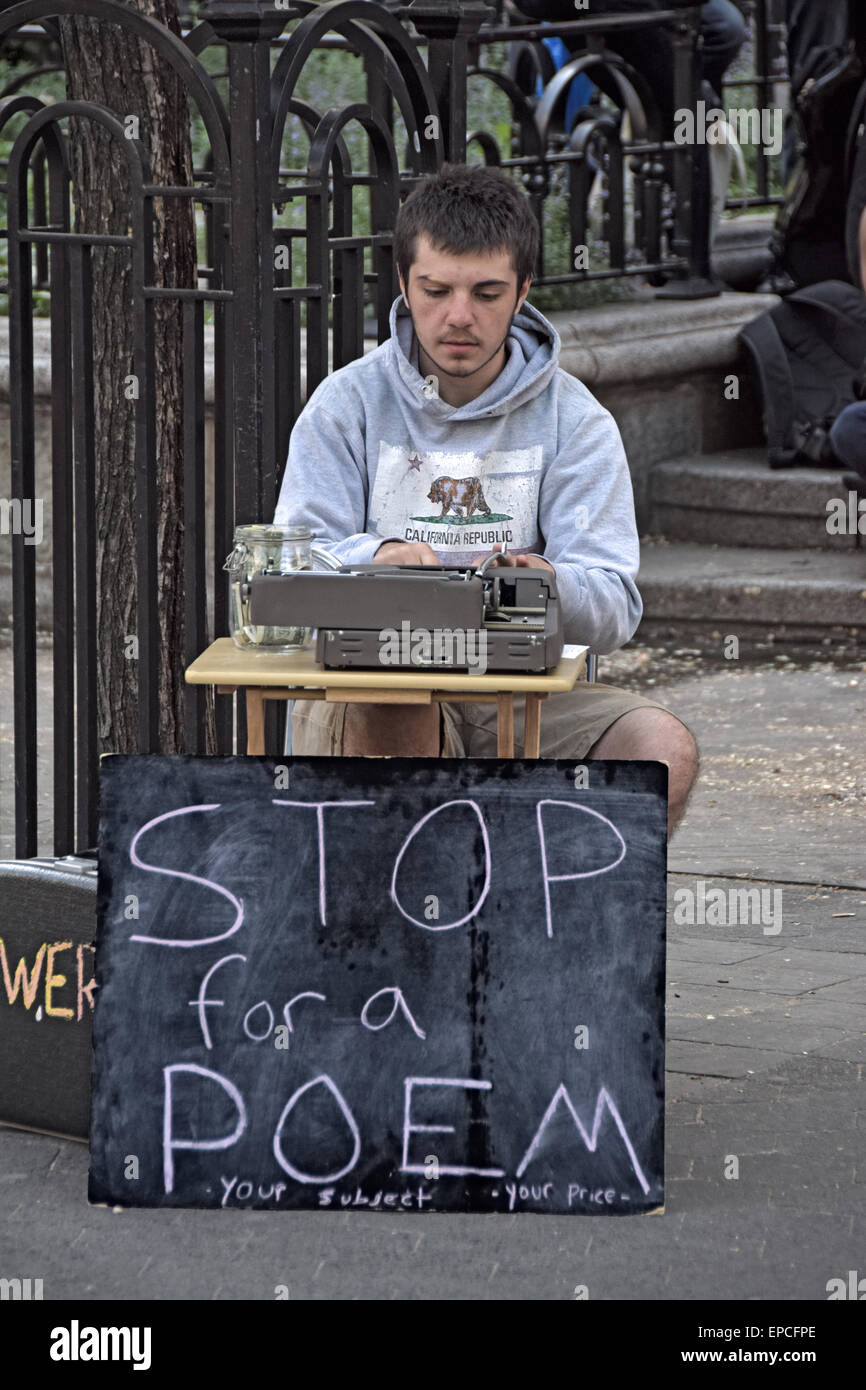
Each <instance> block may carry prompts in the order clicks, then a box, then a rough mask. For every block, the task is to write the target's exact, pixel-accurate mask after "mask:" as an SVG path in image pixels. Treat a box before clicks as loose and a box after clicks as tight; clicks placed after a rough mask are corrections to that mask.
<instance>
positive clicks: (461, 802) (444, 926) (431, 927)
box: [391, 798, 490, 931]
mask: <svg viewBox="0 0 866 1390" xmlns="http://www.w3.org/2000/svg"><path fill="white" fill-rule="evenodd" d="M449 806H471V807H472V810H473V811H474V813H475V815H476V816H477V817H478V824H479V825H480V826H481V838H482V840H483V842H484V887H483V888H482V890H481V896H480V897H479V899H478V902H477V903H476V904H475V906H474V907H473V908H472V911H471V912H467V913H466V914H465V916H463V917H459V918H458V919H457V920H456V921H455V922H436V923H431V922H421V921H419V920H418V918H417V917H413V916H412V915H411V914H410V913H408V912H405V911H404V910H403V908H402V907H401V906H400V903H399V901H398V899H397V874H398V873H399V871H400V864H401V862H402V859H403V855H404V854H405V853H406V850H407V849H408V848H409V845H410V844H411V842H412V840H414V838H415V836H416V835H417V834H418V832H419V830H421V828H422V826H425V825H426V824H427V822H428V821H429V820H432V818H433V817H434V816H438V815H439V813H440V811H446V810H447V809H448V807H449ZM469 843H470V846H471V841H470V842H469ZM489 892H490V839H489V837H488V834H487V826H486V824H485V822H484V817H483V815H482V814H481V809H480V807H479V805H478V803H477V801H472V800H470V799H468V798H460V799H457V800H454V801H445V802H443V804H442V805H441V806H435V807H434V808H433V810H432V811H428V812H427V814H426V816H422V817H421V819H420V820H419V821H418V823H417V825H414V826H413V827H412V829H411V830H410V831H409V834H408V835H407V836H406V839H405V840H404V841H403V844H402V846H401V848H400V853H399V854H398V855H397V858H396V860H395V862H394V872H393V874H392V875H391V901H392V902H393V904H394V906H395V907H396V908H397V911H398V912H399V913H400V914H401V916H403V917H405V918H406V921H407V922H412V923H414V925H415V926H416V927H423V928H424V930H425V931H452V930H453V929H454V927H462V926H463V925H464V923H466V922H469V921H471V919H472V918H473V917H474V916H476V914H477V913H478V912H480V911H481V908H482V907H483V905H484V900H485V898H486V897H487V894H488V893H489Z"/></svg>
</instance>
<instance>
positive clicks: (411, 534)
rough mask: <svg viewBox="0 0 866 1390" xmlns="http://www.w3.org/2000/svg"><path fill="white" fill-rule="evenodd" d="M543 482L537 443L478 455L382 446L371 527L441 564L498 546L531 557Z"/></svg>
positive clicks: (462, 561) (536, 538)
mask: <svg viewBox="0 0 866 1390" xmlns="http://www.w3.org/2000/svg"><path fill="white" fill-rule="evenodd" d="M541 477H542V448H541V445H540V444H536V445H532V446H531V447H529V448H525V449H504V450H501V451H496V452H491V453H487V454H484V455H479V454H476V453H474V452H472V451H471V450H464V451H462V452H449V451H448V450H445V449H430V450H421V449H413V448H410V447H407V446H406V445H405V444H389V443H387V442H386V441H385V440H382V442H381V443H380V445H379V460H378V468H377V471H376V480H375V483H374V485H373V492H372V497H371V499H370V507H369V526H370V529H371V530H374V531H375V532H376V533H377V534H378V535H380V536H399V537H400V539H401V540H405V541H424V542H426V544H427V545H429V546H431V547H432V548H433V549H434V550H435V551H436V552H437V554H438V555H439V557H440V559H441V560H442V562H443V563H444V564H454V565H463V564H467V563H468V562H469V560H470V559H471V558H472V557H473V556H474V555H477V554H478V552H479V551H483V550H490V549H491V548H492V547H493V546H494V545H496V544H497V542H505V541H507V542H508V547H509V550H512V551H521V550H522V551H534V550H536V549H537V548H538V544H539V535H538V525H537V517H538V492H539V488H540V486H541Z"/></svg>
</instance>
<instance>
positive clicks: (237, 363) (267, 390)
mask: <svg viewBox="0 0 866 1390" xmlns="http://www.w3.org/2000/svg"><path fill="white" fill-rule="evenodd" d="M198 17H199V19H201V20H207V22H208V23H209V24H210V25H211V27H212V28H213V29H214V31H215V32H216V33H217V34H218V36H219V37H220V38H221V39H222V40H223V41H224V42H225V45H226V48H227V51H228V59H229V94H230V97H229V103H230V104H229V119H230V124H231V192H232V198H231V250H230V256H229V283H228V288H229V289H231V291H232V293H233V299H232V307H231V316H230V317H231V342H230V345H229V353H230V363H231V366H230V372H229V380H230V382H231V390H232V400H233V411H234V430H233V434H234V440H233V443H234V499H235V515H234V522H235V524H238V523H240V522H252V521H263V520H268V521H269V520H270V518H271V517H272V516H273V511H274V505H275V503H276V495H277V467H276V407H275V399H276V382H275V380H274V354H273V351H272V350H271V346H270V345H271V344H272V343H273V341H274V295H273V285H274V250H273V241H274V237H273V205H272V202H271V193H272V187H271V170H270V162H269V161H270V148H271V67H270V42H271V39H273V38H275V37H276V36H277V35H278V34H280V33H281V32H282V30H283V28H284V26H285V23H286V19H287V11H286V10H285V9H277V8H276V7H275V6H274V5H267V4H260V3H259V0H207V3H206V4H205V5H203V6H202V7H201V9H200V10H199V16H198Z"/></svg>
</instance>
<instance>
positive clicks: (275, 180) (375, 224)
mask: <svg viewBox="0 0 866 1390" xmlns="http://www.w3.org/2000/svg"><path fill="white" fill-rule="evenodd" d="M759 8H762V6H760V5H759ZM699 9H700V6H699V5H695V4H682V3H680V2H679V0H672V3H671V5H670V6H669V7H668V8H667V9H665V10H662V11H658V12H655V13H653V14H650V15H647V16H645V17H642V18H639V19H636V18H635V16H634V15H629V16H627V17H625V18H623V17H622V16H620V17H617V16H615V15H612V16H608V17H605V18H583V19H581V18H578V19H576V20H574V21H569V22H567V23H563V24H559V25H550V26H544V27H542V26H540V25H538V24H525V23H522V22H520V16H519V15H517V14H515V13H514V12H513V11H511V10H509V11H507V12H506V11H504V10H503V9H502V7H501V6H499V7H496V8H493V7H487V6H485V5H483V4H481V3H478V2H477V0H470V3H468V4H460V5H458V4H456V3H454V0H414V3H412V4H410V5H408V6H406V7H403V8H399V9H395V7H393V6H391V5H388V6H385V5H382V4H378V3H375V2H374V0H336V3H331V4H324V5H317V4H314V3H310V0H293V3H292V4H291V8H277V6H276V5H272V6H264V5H260V4H258V3H257V2H256V0H206V3H205V4H203V5H201V6H199V8H198V11H197V14H196V19H195V23H194V24H193V25H192V27H191V28H189V30H188V32H186V34H185V35H184V36H183V37H179V36H178V35H176V34H174V33H173V32H171V31H170V30H169V29H167V28H166V27H164V26H162V25H161V24H159V23H157V22H156V21H154V20H152V19H149V18H146V17H145V16H144V15H142V14H141V13H139V12H138V11H137V10H135V9H132V8H131V7H130V6H129V5H127V4H124V3H121V0H24V3H20V4H16V5H13V6H11V7H9V8H6V9H5V10H2V11H0V45H2V43H3V41H5V40H6V39H7V38H12V37H13V36H14V37H16V41H19V42H20V40H21V36H22V35H24V36H26V37H27V38H28V40H32V39H33V37H34V35H35V34H36V33H38V32H40V31H41V32H42V34H43V35H44V36H45V42H46V44H47V45H49V46H50V44H52V43H54V44H55V45H56V42H57V33H56V20H57V17H58V16H61V15H88V16H91V17H93V18H95V19H96V20H98V21H100V22H101V23H105V24H109V23H110V24H115V25H119V26H120V27H121V28H122V30H123V31H124V32H125V33H126V34H127V35H129V36H130V38H131V37H132V36H135V37H137V38H139V39H141V40H143V41H144V42H145V43H147V44H149V45H151V46H152V47H153V49H154V51H155V54H156V55H157V60H158V62H159V63H161V64H163V65H166V66H167V67H168V68H170V69H171V70H173V71H174V72H175V73H176V74H177V75H178V77H179V79H180V81H181V82H182V83H183V86H184V90H185V91H186V93H187V96H188V98H189V100H190V102H191V106H192V113H193V122H194V124H195V127H196V140H195V149H196V160H195V164H194V178H193V183H192V184H191V185H189V186H167V185H161V184H156V183H154V182H153V180H152V175H151V168H150V163H149V158H148V151H147V150H146V148H145V147H144V145H143V144H142V143H141V142H140V141H139V140H137V139H135V138H129V134H128V131H127V130H126V128H125V127H124V123H123V122H124V115H125V113H123V112H119V111H108V110H106V109H104V108H102V107H99V106H97V105H95V104H93V103H87V102H76V101H67V100H57V101H49V102H47V103H46V102H43V101H42V100H41V99H40V98H39V97H38V96H36V95H34V94H33V93H25V92H24V91H22V90H21V88H22V87H23V86H25V85H26V84H25V83H22V82H21V80H20V78H19V77H18V76H17V75H16V77H15V78H14V79H13V85H14V91H13V92H12V93H11V94H10V90H9V85H8V84H7V89H6V98H5V101H4V103H3V104H2V106H0V142H2V140H4V139H6V138H9V136H10V132H11V129H12V127H13V126H14V125H15V124H18V125H19V126H20V129H18V131H17V134H15V137H14V141H13V143H12V147H11V150H10V152H9V155H8V162H7V168H6V178H5V181H4V182H3V183H2V184H0V194H2V195H3V197H4V198H5V203H6V228H5V232H4V233H3V236H4V237H5V240H6V250H7V262H8V295H9V343H10V347H9V351H10V423H11V478H10V490H11V498H12V499H16V498H17V499H28V498H29V499H33V498H35V496H36V492H37V482H36V479H37V460H36V431H35V428H34V419H35V415H34V412H35V408H36V390H35V380H34V368H33V345H34V322H35V319H34V298H35V297H39V296H40V295H41V296H42V298H43V299H44V300H45V302H46V303H47V310H48V324H49V327H50V357H51V392H50V411H51V457H50V488H51V495H52V501H53V534H52V538H51V561H52V585H53V590H52V592H53V599H52V615H51V616H52V629H53V644H54V647H53V655H54V661H53V681H54V688H53V701H52V709H51V712H50V721H51V725H52V730H53V750H54V751H53V804H54V821H53V824H54V835H53V849H54V852H55V853H57V854H63V853H69V852H74V851H77V852H81V851H83V850H85V849H87V848H88V847H92V846H94V845H95V843H96V833H97V768H98V755H99V753H100V752H101V751H106V750H105V749H104V748H100V747H98V746H97V745H98V739H97V724H96V705H97V672H98V662H99V660H100V653H99V652H98V650H97V644H96V618H97V615H96V598H97V594H96V546H97V537H96V529H95V524H94V517H95V510H94V508H95V500H94V465H93V459H94V444H95V441H94V412H93V387H94V359H93V283H92V279H93V272H92V257H93V253H94V249H95V248H96V247H98V246H104V245H111V246H114V247H116V248H118V251H119V252H122V253H123V254H124V255H126V256H128V257H129V260H130V263H131V268H132V286H133V299H134V305H135V311H134V316H133V321H132V323H131V324H130V333H129V345H130V350H131V356H132V360H133V362H134V364H135V376H136V379H137V394H136V396H135V467H134V477H133V478H132V479H131V480H130V482H131V487H132V489H133V492H134V516H135V535H136V541H135V544H136V571H137V594H136V603H137V629H136V633H135V637H136V641H137V649H138V663H137V672H138V677H137V696H138V747H139V751H141V752H148V751H157V750H158V748H159V698H160V689H159V667H160V662H159V653H160V644H161V643H162V642H163V641H164V635H163V634H162V633H161V631H160V625H159V616H158V590H159V585H158V573H157V548H156V495H155V478H156V466H155V463H156V461H155V423H156V422H155V390H154V382H155V379H156V373H157V371H158V369H159V364H158V362H157V361H156V358H155V346H154V344H155V339H154V305H155V304H156V302H157V301H158V300H160V299H162V300H170V301H171V302H173V303H174V304H175V305H177V306H178V309H179V312H180V314H181V317H182V332H183V451H182V453H183V480H182V483H183V486H182V496H183V511H184V554H183V585H184V589H183V592H184V634H185V635H184V641H183V650H178V651H175V652H172V653H171V658H172V660H173V661H174V662H176V663H180V664H181V665H186V664H187V663H188V662H189V661H190V660H191V659H192V658H193V657H194V656H195V655H197V654H198V653H199V652H200V651H201V650H202V649H203V647H204V646H205V645H206V643H207V641H208V639H209V638H210V637H213V636H215V635H219V634H221V633H223V632H225V631H227V615H226V588H225V585H224V583H223V578H224V576H223V574H222V571H221V564H222V560H223V557H224V556H225V555H226V554H227V553H228V551H229V550H230V549H231V538H232V531H233V527H234V525H235V524H236V523H240V522H245V521H254V520H262V519H269V518H270V516H271V515H272V513H273V507H274V503H275V499H276V496H277V491H278V485H279V481H280V476H281V470H282V465H283V462H284V460H285V457H286V452H287V445H288V438H289V433H290V431H291V427H292V424H293V422H294V420H295V419H296V417H297V415H298V413H299V412H300V410H301V408H302V405H303V401H304V399H305V396H306V394H308V393H309V392H310V391H311V390H312V389H313V388H314V387H315V386H316V385H317V384H318V382H319V381H321V380H322V378H323V377H324V376H325V375H326V374H327V373H328V371H329V370H331V369H333V368H336V367H339V366H342V365H343V364H345V363H347V362H349V361H351V360H352V359H353V358H355V357H357V356H359V355H360V354H361V353H362V352H363V350H364V340H365V333H367V334H369V333H370V332H371V331H372V332H373V334H374V336H375V337H376V338H378V340H379V341H382V340H384V338H385V337H386V336H387V334H388V315H389V309H390V305H391V303H392V301H393V298H394V295H395V294H396V292H397V284H396V276H395V268H394V265H393V257H392V230H393V226H394V220H395V217H396V212H397V209H398V206H399V203H400V200H401V199H402V198H403V197H404V196H405V195H406V193H407V192H408V191H409V190H410V189H411V188H412V187H414V186H415V184H416V183H417V181H418V180H419V179H421V178H423V177H424V176H425V175H427V174H428V173H430V172H432V171H433V170H435V169H436V168H437V167H438V166H439V164H440V163H441V162H442V161H443V159H445V158H457V159H462V158H463V157H464V156H465V154H466V152H467V148H468V150H469V153H470V155H472V157H476V156H477V152H478V151H480V153H481V155H482V157H483V158H484V159H485V160H486V161H488V162H495V163H498V164H501V165H502V166H503V167H504V168H506V169H508V170H510V171H512V172H513V174H514V176H515V177H516V178H518V179H520V180H522V182H523V184H524V186H525V188H526V189H527V191H528V193H529V195H530V197H531V199H532V202H533V206H534V208H535V210H536V214H537V216H538V217H539V221H540V222H541V223H542V225H544V224H545V218H546V216H547V210H548V209H549V208H550V206H551V203H555V204H557V205H558V206H561V207H564V216H563V218H562V223H563V225H562V226H561V227H560V233H561V235H562V236H563V237H564V242H565V247H566V256H567V264H568V268H567V269H566V270H565V271H557V270H556V269H555V268H554V269H553V270H552V269H551V265H552V258H553V257H554V254H559V255H560V257H561V255H562V247H561V246H560V247H559V248H558V251H557V247H556V246H555V245H554V243H553V239H552V236H551V235H550V234H548V236H547V238H546V240H545V245H544V250H543V252H542V256H541V259H540V262H539V266H538V272H539V274H538V283H539V284H541V285H547V286H552V285H564V284H572V283H574V284H576V283H579V282H581V281H584V280H587V279H593V278H596V279H601V278H609V277H617V276H619V277H622V276H630V275H638V274H641V275H650V276H655V277H657V279H659V280H661V279H665V280H667V281H668V282H670V283H671V284H672V285H673V287H674V290H675V292H676V293H679V294H684V295H688V294H695V295H700V294H705V293H712V292H714V291H713V289H712V287H711V286H710V285H709V282H708V269H709V267H708V253H707V244H706V238H705V236H704V235H703V234H702V233H701V230H700V227H699V225H698V215H697V205H696V197H695V178H696V172H695V171H696V160H695V154H694V149H693V148H692V147H690V146H688V145H675V144H673V143H672V142H671V141H670V140H669V139H665V138H663V137H664V134H665V132H664V131H663V130H662V128H661V124H660V120H659V115H658V111H657V109H655V107H654V103H653V96H652V92H651V90H650V89H649V88H648V86H647V84H646V82H645V81H643V80H642V79H641V78H640V76H639V75H638V74H637V73H635V72H634V71H633V70H632V69H630V68H629V67H628V66H627V65H626V64H625V63H624V62H623V61H622V59H621V58H619V57H618V56H617V54H616V50H615V40H616V35H617V31H618V30H620V29H621V28H622V26H623V23H628V24H629V25H634V24H639V25H646V26H647V27H649V26H662V25H663V26H666V27H668V28H669V29H670V32H671V36H672V42H673V45H674V51H675V81H676V94H677V100H678V102H680V103H681V104H682V105H683V106H687V107H688V106H692V105H693V104H694V102H695V101H696V99H697V90H698V86H697V84H698V66H697V57H696V53H697V43H698V39H697V35H698V16H699ZM552 34H558V35H560V36H565V37H566V38H567V39H568V40H569V43H570V44H574V45H575V46H576V48H577V50H578V51H577V53H576V56H575V57H573V58H572V59H571V61H570V62H569V63H567V64H566V65H565V66H564V67H563V68H562V69H561V70H560V71H559V72H556V73H551V72H550V71H549V70H548V69H547V68H546V67H545V61H546V60H545V58H544V56H543V54H544V52H545V51H546V50H544V49H543V48H541V47H540V46H541V41H542V39H543V38H545V37H549V36H550V35H552ZM218 49H222V52H223V58H224V62H223V61H220V63H219V64H217V65H214V64H213V63H210V64H209V66H210V68H211V69H212V70H208V66H207V65H206V60H207V59H209V57H210V56H211V55H212V54H213V53H214V52H215V51H217V50H218ZM323 51H324V52H328V51H331V52H333V53H342V54H344V55H345V56H346V58H347V59H350V60H351V61H352V62H354V63H355V64H356V65H358V67H359V70H362V71H363V84H364V87H363V92H362V93H359V94H357V99H351V100H343V101H338V102H334V101H333V100H332V99H331V95H332V94H330V93H327V92H324V93H323V94H322V100H321V101H319V102H315V101H312V100H310V99H309V97H308V96H303V95H302V91H303V83H304V76H305V73H306V72H307V71H308V67H309V65H310V64H311V63H312V62H313V61H314V58H315V55H316V54H317V53H319V54H320V53H322V52H323ZM492 55H493V57H496V61H493V57H492ZM503 55H504V57H503ZM0 56H2V48H0ZM536 69H537V75H539V76H540V77H541V78H542V79H543V80H542V84H541V91H540V92H539V91H538V90H537V82H536ZM54 70H56V69H55V65H54V64H53V63H52V62H49V61H46V62H44V63H41V64H38V65H37V68H36V72H38V73H39V74H40V76H41V75H43V74H46V73H48V72H50V71H54ZM584 73H589V74H592V75H593V76H594V77H599V76H601V77H602V78H603V79H604V82H603V84H602V85H603V87H604V90H605V91H606V92H607V93H608V94H610V93H612V97H611V96H610V95H607V96H605V97H603V96H601V95H599V94H596V96H595V97H594V98H593V100H591V101H590V102H589V103H588V104H587V106H586V109H585V110H584V111H582V112H581V113H580V115H579V119H578V120H577V121H576V122H575V123H574V124H572V125H567V124H566V122H565V119H564V111H565V104H566V101H567V98H568V92H569V89H570V87H571V83H572V82H573V80H574V78H575V77H576V76H578V75H580V74H584ZM481 88H490V89H491V90H492V89H495V91H496V92H497V93H498V94H500V97H501V98H502V99H504V100H505V102H506V105H507V120H506V121H505V129H504V131H502V130H500V131H499V132H497V131H495V130H491V129H489V128H485V127H484V126H482V125H479V126H476V127H473V128H472V129H470V130H469V131H468V132H467V116H468V113H469V95H468V94H469V92H470V89H471V90H473V91H475V90H478V89H481ZM326 102H327V105H326ZM73 117H77V118H79V119H83V120H87V121H90V122H95V123H98V124H99V125H100V126H101V127H102V128H103V129H104V130H105V131H107V132H108V134H109V136H110V137H111V139H112V142H113V144H112V148H113V150H114V155H115V157H116V159H117V160H119V161H123V162H124V164H125V168H126V170H127V175H128V189H129V206H128V209H127V211H128V216H129V233H128V234H127V235H123V236H97V235H86V234H83V233H80V232H77V231H75V230H73V226H72V221H71V217H70V159H69V140H70V135H69V121H70V118H73ZM467 134H468V136H469V140H468V145H467ZM599 189H600V191H601V194H602V195H603V196H602V212H601V215H600V222H599V227H600V235H599V236H598V237H597V238H595V249H596V250H598V246H599V245H601V246H602V248H603V249H604V256H605V258H606V259H605V261H604V263H601V264H599V263H598V262H597V261H596V263H595V264H588V263H586V262H583V263H581V264H580V265H578V264H577V257H576V256H575V249H576V248H578V247H587V246H588V244H589V242H590V241H591V240H593V238H592V237H591V235H590V220H591V217H592V216H593V209H592V199H593V197H594V196H597V195H598V193H599ZM156 199H182V200H186V201H188V202H189V203H190V205H191V206H192V207H193V208H195V209H197V211H198V213H199V221H200V223H201V224H202V235H201V236H200V237H199V251H198V262H199V263H198V266H197V271H196V275H195V277H194V282H193V283H190V284H188V285H185V286H179V287H167V286H164V285H159V284H158V283H157V278H158V277H157V276H156V274H155V267H154V259H153V224H154V200H156ZM365 315H368V316H371V318H370V317H365ZM206 319H209V320H211V321H212V325H213V374H214V392H213V422H214V429H213V441H214V442H213V449H212V452H211V453H210V454H208V453H207V450H206V434H205V415H206V403H205V392H204V379H205V373H204V366H205V333H204V328H205V321H206ZM208 477H210V478H211V479H212V482H211V486H212V489H213V519H212V524H211V527H210V533H209V534H207V533H206V525H205V518H206V509H205V492H206V478H208ZM11 543H12V576H13V614H14V629H13V660H14V760H15V845H16V854H17V855H18V856H19V857H27V856H31V855H33V854H35V853H37V851H38V836H37V805H38V800H39V791H40V788H39V786H38V785H37V732H38V724H37V721H38V719H39V718H40V717H41V718H45V715H44V713H43V714H42V715H41V716H40V714H39V712H38V711H37V703H36V694H37V689H36V636H37V612H36V586H35V566H36V562H35V553H34V548H33V546H32V545H28V544H27V537H26V536H25V535H24V534H23V533H22V531H21V529H20V528H19V529H18V530H17V531H15V532H14V534H13V535H12V537H11ZM206 565H207V567H208V568H209V569H210V574H208V573H207V572H206ZM208 581H210V583H208ZM209 588H210V591H211V594H212V598H211V600H210V602H209V599H208V590H209ZM217 709H218V717H217V729H216V734H217V748H218V751H220V752H224V753H225V752H230V751H232V728H231V719H230V713H229V711H228V708H227V707H226V705H225V702H222V703H221V704H219V703H218V706H217ZM238 724H239V728H238V737H239V739H242V738H243V732H244V730H243V714H242V711H240V710H239V712H238ZM184 731H185V750H186V751H187V752H198V751H203V750H204V704H203V698H202V694H201V691H200V690H197V689H196V688H195V687H189V688H188V689H187V691H186V714H185V722H184ZM239 746H243V744H242V743H239Z"/></svg>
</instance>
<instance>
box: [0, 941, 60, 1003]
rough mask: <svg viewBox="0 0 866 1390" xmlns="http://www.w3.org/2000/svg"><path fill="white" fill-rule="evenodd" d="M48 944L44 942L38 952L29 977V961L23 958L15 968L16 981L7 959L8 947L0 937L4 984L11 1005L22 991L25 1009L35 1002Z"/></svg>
mask: <svg viewBox="0 0 866 1390" xmlns="http://www.w3.org/2000/svg"><path fill="white" fill-rule="evenodd" d="M47 949H48V943H47V942H43V943H42V945H41V946H40V947H39V950H38V951H37V952H36V959H35V960H34V962H33V967H32V969H31V970H30V973H29V975H28V973H27V960H26V957H24V956H22V957H21V959H20V960H19V962H18V964H17V965H16V967H15V976H14V979H13V978H12V977H11V976H10V974H9V962H8V960H7V959H6V947H5V945H4V942H3V938H2V936H0V966H2V969H3V984H4V986H5V988H6V998H7V1000H8V1001H9V1003H10V1004H14V1003H15V1000H16V999H17V998H18V991H19V990H20V991H21V999H22V1002H23V1004H24V1007H25V1009H29V1008H30V1007H31V1006H32V1004H33V1000H34V999H35V998H36V991H37V989H38V988H39V976H40V975H41V974H42V962H43V961H44V959H45V952H46V951H47Z"/></svg>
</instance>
